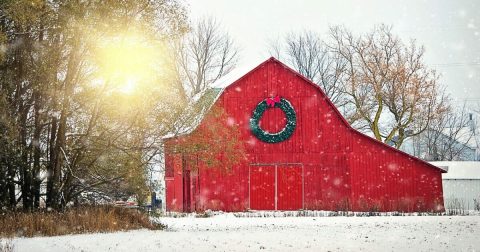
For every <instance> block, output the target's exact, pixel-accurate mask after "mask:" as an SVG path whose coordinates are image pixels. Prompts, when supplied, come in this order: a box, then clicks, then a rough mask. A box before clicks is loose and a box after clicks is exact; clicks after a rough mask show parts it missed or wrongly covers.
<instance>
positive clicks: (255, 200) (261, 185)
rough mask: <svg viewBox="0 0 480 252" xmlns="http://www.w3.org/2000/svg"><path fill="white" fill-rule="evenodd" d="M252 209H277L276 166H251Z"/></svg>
mask: <svg viewBox="0 0 480 252" xmlns="http://www.w3.org/2000/svg"><path fill="white" fill-rule="evenodd" d="M250 209H255V210H273V209H275V166H251V167H250Z"/></svg>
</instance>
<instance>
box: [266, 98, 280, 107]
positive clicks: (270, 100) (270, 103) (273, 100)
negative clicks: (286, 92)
mask: <svg viewBox="0 0 480 252" xmlns="http://www.w3.org/2000/svg"><path fill="white" fill-rule="evenodd" d="M279 102H280V96H278V95H277V96H275V97H274V98H267V106H269V107H272V108H273V107H275V103H279Z"/></svg>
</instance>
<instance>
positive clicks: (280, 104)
mask: <svg viewBox="0 0 480 252" xmlns="http://www.w3.org/2000/svg"><path fill="white" fill-rule="evenodd" d="M236 74H237V73H236ZM225 80H227V81H225ZM207 93H208V94H209V95H211V96H212V97H213V98H212V99H211V101H212V104H213V105H212V106H211V107H208V109H207V112H206V114H207V115H208V113H210V112H208V110H209V109H210V110H212V109H214V108H221V109H222V110H223V111H225V113H226V114H227V118H226V120H225V122H224V126H223V127H225V128H228V127H233V126H235V127H237V128H238V130H239V136H240V140H241V144H242V145H243V146H244V147H245V150H246V158H245V159H244V160H243V161H241V162H239V163H238V164H236V165H235V166H234V167H233V168H232V169H230V170H228V171H226V170H224V169H222V167H217V168H218V169H209V168H207V167H206V166H205V165H204V164H203V163H202V161H201V160H202V158H201V157H199V156H196V157H195V155H196V154H189V155H188V157H187V156H186V155H185V154H179V153H167V154H166V156H165V163H166V167H165V169H166V171H165V187H166V209H167V211H180V212H190V211H197V212H200V211H205V210H207V209H211V210H222V211H246V210H300V209H306V210H350V211H406V212H414V211H435V212H438V211H444V206H443V194H442V177H441V176H442V172H444V171H443V170H442V169H440V168H438V167H436V166H434V165H432V164H429V163H427V162H425V161H423V160H420V159H418V158H416V157H414V156H411V155H409V154H407V153H404V152H402V151H400V150H398V149H395V148H393V147H391V146H389V145H386V144H384V143H382V142H380V141H377V140H375V139H373V138H371V137H369V136H367V135H365V134H362V133H361V132H359V131H357V130H355V129H354V128H352V127H351V126H350V125H349V123H348V122H347V121H346V120H345V119H344V118H343V116H342V115H341V114H340V112H339V111H338V109H337V108H336V107H335V105H334V104H333V103H332V102H331V101H330V100H329V99H328V97H327V96H326V95H325V93H324V92H323V91H322V90H321V88H320V87H319V86H318V85H316V84H315V83H313V82H311V81H310V80H308V79H307V78H305V77H303V76H302V75H300V74H299V73H298V72H296V71H294V70H292V69H291V68H289V67H288V66H286V65H285V64H283V63H282V62H280V61H278V60H277V59H275V58H270V59H268V60H266V61H264V62H263V63H261V64H259V65H257V66H255V67H252V68H250V69H248V70H247V71H246V72H244V73H242V74H241V75H237V76H236V77H235V78H228V77H227V78H224V80H223V81H222V86H217V89H213V90H211V92H207ZM198 121H199V123H198V125H194V127H191V130H189V131H188V132H186V133H185V134H182V135H180V136H172V137H170V138H168V139H167V140H166V143H165V145H166V146H167V148H171V147H173V148H172V149H175V148H174V147H175V146H176V145H178V144H179V143H181V142H183V141H184V140H185V138H188V137H192V136H195V135H198V134H200V135H201V133H202V131H205V130H206V129H208V127H209V125H208V122H206V121H205V120H204V119H200V120H198ZM216 138H219V136H212V142H215V141H217V140H219V139H216ZM192 155H193V157H192ZM221 156H222V153H218V157H221ZM194 167H195V168H194Z"/></svg>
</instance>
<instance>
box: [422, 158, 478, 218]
mask: <svg viewBox="0 0 480 252" xmlns="http://www.w3.org/2000/svg"><path fill="white" fill-rule="evenodd" d="M430 163H431V164H433V165H435V166H437V167H440V168H442V169H444V170H446V171H447V173H444V174H442V184H443V197H444V201H445V208H446V209H447V210H448V209H459V208H460V209H465V210H480V209H479V208H480V162H478V161H477V162H473V161H436V162H430Z"/></svg>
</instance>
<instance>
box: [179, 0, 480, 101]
mask: <svg viewBox="0 0 480 252" xmlns="http://www.w3.org/2000/svg"><path fill="white" fill-rule="evenodd" d="M186 2H187V4H188V5H189V9H190V16H191V17H192V18H193V19H195V18H198V17H202V16H213V17H215V18H216V19H217V20H218V21H220V22H221V24H222V26H223V28H224V29H225V30H226V31H227V32H228V33H229V34H230V35H231V36H232V37H233V38H234V40H235V41H236V42H237V44H238V46H240V47H241V62H240V65H242V64H251V63H252V62H259V61H260V60H262V59H265V58H266V57H268V56H269V54H268V46H267V45H268V41H269V40H272V39H276V38H278V37H280V36H282V35H284V34H286V33H288V32H291V31H302V30H305V29H308V30H313V31H315V32H318V33H320V34H321V35H323V36H324V37H326V33H327V30H328V26H330V25H345V26H346V27H347V28H349V29H351V30H352V31H354V32H363V31H368V30H370V29H372V27H373V26H374V25H375V24H379V23H386V24H389V25H393V27H394V32H395V33H396V34H398V35H399V36H400V37H401V38H402V39H403V40H404V41H405V42H407V41H408V40H410V39H415V40H416V41H417V42H418V44H423V45H424V46H425V48H426V55H425V60H426V62H427V63H428V64H429V65H430V66H431V67H433V68H435V69H437V70H438V71H439V72H440V73H441V74H442V78H441V82H442V84H444V85H445V86H446V87H447V91H448V92H449V93H451V94H452V97H453V98H455V99H457V100H461V101H463V100H465V99H468V101H469V102H480V29H479V28H480V0H449V1H447V0H445V1H440V0H437V1H434V0H408V1H401V0H398V1H386V0H317V1H314V0H311V1H292V0H277V1H274V0H268V1H267V0H262V1H260V0H257V1H253V0H242V1H233V0H232V1H226V0H186Z"/></svg>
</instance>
